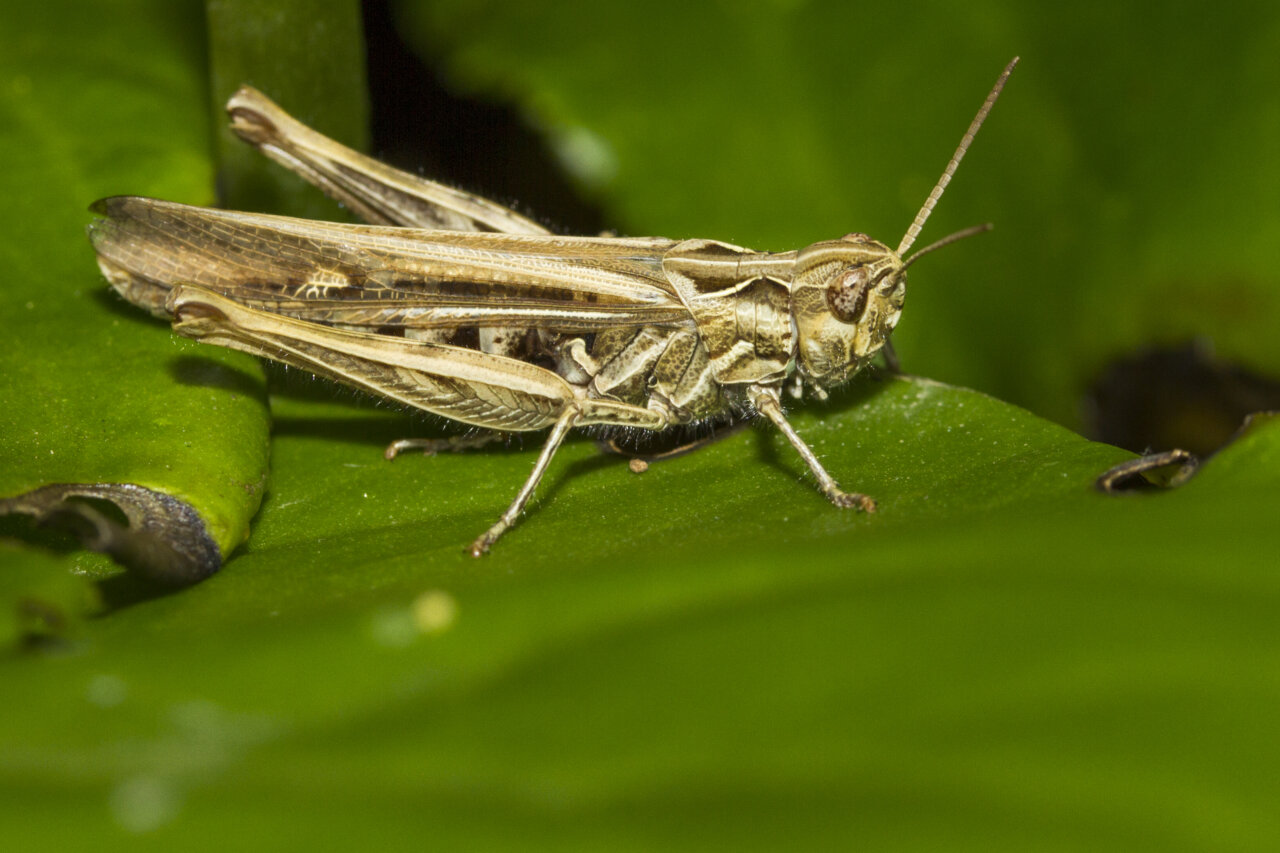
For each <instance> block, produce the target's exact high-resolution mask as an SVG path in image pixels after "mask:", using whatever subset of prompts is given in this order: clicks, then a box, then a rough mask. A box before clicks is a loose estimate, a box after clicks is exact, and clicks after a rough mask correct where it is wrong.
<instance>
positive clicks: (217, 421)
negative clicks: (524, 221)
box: [0, 2, 367, 582]
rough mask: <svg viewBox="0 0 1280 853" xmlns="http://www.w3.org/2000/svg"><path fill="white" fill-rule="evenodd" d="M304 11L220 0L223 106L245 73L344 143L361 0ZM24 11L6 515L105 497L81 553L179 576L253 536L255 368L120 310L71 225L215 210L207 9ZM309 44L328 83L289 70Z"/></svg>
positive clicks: (140, 5) (12, 101)
mask: <svg viewBox="0 0 1280 853" xmlns="http://www.w3.org/2000/svg"><path fill="white" fill-rule="evenodd" d="M300 6H308V7H310V4H294V5H293V7H288V6H287V5H286V4H280V3H277V4H274V6H273V7H272V8H270V9H266V8H263V7H262V6H261V4H240V3H229V2H224V3H218V4H214V6H213V7H212V8H211V10H210V20H211V22H212V24H213V32H212V42H213V43H212V47H211V49H210V56H211V58H212V60H213V63H214V67H215V69H216V71H217V74H216V75H215V76H217V78H218V79H217V80H216V81H215V98H216V103H217V104H218V105H219V107H218V110H219V112H220V109H221V108H220V105H221V104H222V103H223V102H224V101H225V94H227V91H226V90H228V89H229V88H231V86H230V84H228V83H227V82H226V81H227V80H229V79H237V80H253V81H255V82H258V83H259V84H260V85H263V86H265V87H268V88H270V89H272V91H273V92H279V93H280V94H279V95H278V97H281V98H285V97H289V98H291V99H292V100H293V102H294V103H298V104H299V109H302V110H304V112H309V113H310V114H311V115H312V117H313V118H315V119H317V120H318V122H319V123H320V124H322V125H323V124H338V125H340V126H341V127H342V128H343V129H345V133H344V132H342V131H335V132H336V133H337V134H338V135H343V136H345V137H346V138H348V139H351V140H353V141H355V142H357V143H358V142H360V141H362V140H363V139H364V134H365V125H366V123H367V122H366V119H365V99H364V96H363V75H362V74H361V73H360V70H359V69H360V66H361V57H362V55H363V53H362V46H361V43H360V41H359V32H360V30H359V19H358V15H357V11H356V6H355V4H354V3H347V4H332V5H330V6H329V7H328V8H327V11H326V12H325V13H324V14H315V10H314V9H311V8H308V9H306V10H303V9H301V8H300ZM251 7H252V8H251ZM304 11H305V14H304ZM20 16H21V19H15V20H13V21H12V22H11V25H10V26H7V27H6V28H5V35H6V37H7V40H8V42H9V43H8V44H7V45H6V46H5V47H4V51H3V53H4V57H5V59H4V62H5V63H6V65H7V67H6V69H5V70H4V71H2V72H0V74H3V77H4V80H5V88H4V90H3V91H4V99H3V102H2V103H0V109H3V111H4V113H3V115H4V117H3V120H2V122H3V123H2V124H0V127H2V128H3V131H4V135H3V137H2V138H0V150H2V151H3V153H4V155H5V156H6V157H7V158H8V161H9V162H10V163H16V166H15V167H14V168H11V169H7V170H6V173H5V181H6V186H5V190H6V193H5V195H6V197H7V198H9V199H11V200H12V201H11V204H10V206H9V208H8V211H9V212H8V214H7V215H6V216H5V223H4V225H5V227H4V229H3V233H4V238H3V240H2V241H0V261H3V262H4V263H5V268H6V269H7V270H9V271H10V275H11V279H10V280H11V286H10V287H8V288H6V289H5V290H4V292H3V294H2V295H0V319H2V320H3V322H4V326H5V328H6V329H11V330H12V332H13V333H12V334H11V335H8V336H6V341H5V344H4V346H3V347H2V348H0V359H3V370H2V371H0V376H2V377H3V378H0V382H3V383H4V384H5V386H6V387H5V392H4V399H5V401H6V406H5V410H4V412H3V414H0V454H2V455H3V464H0V469H3V472H4V473H3V474H2V475H0V496H5V497H7V498H9V500H7V501H5V502H4V503H2V504H0V509H3V510H4V511H8V512H22V513H25V514H29V515H33V516H37V517H57V516H62V515H65V514H66V512H68V511H74V512H77V513H80V514H85V513H88V512H90V510H89V509H86V505H85V504H84V503H83V501H76V500H73V498H75V497H80V498H83V497H89V498H91V499H94V500H105V501H108V502H110V503H114V504H116V505H117V506H118V507H119V508H120V510H122V511H123V515H122V516H120V517H119V519H118V520H112V519H111V518H110V517H104V516H102V515H100V514H91V515H89V516H86V518H88V520H89V522H90V524H91V525H92V526H93V527H94V529H95V530H96V534H95V539H94V541H95V542H96V543H97V544H96V546H95V547H100V548H102V549H103V550H106V551H108V552H110V553H112V554H114V555H116V556H117V557H118V558H119V559H121V560H122V561H124V562H126V563H128V564H131V565H133V566H135V567H137V568H140V569H142V570H143V571H144V572H145V573H147V574H149V575H151V576H154V577H157V578H159V579H161V580H165V581H168V582H189V581H190V580H193V579H196V578H198V577H202V576H204V575H206V574H208V573H209V572H211V571H213V570H215V569H217V567H218V566H219V565H220V564H221V562H222V560H223V559H224V558H225V556H226V555H228V554H230V553H231V551H232V550H233V549H234V548H235V547H236V546H238V545H239V544H240V543H241V542H242V541H243V540H244V539H245V538H246V537H247V536H248V528H249V519H250V518H251V517H252V515H253V513H254V512H255V511H256V510H257V507H258V505H259V503H260V501H261V498H262V492H263V489H264V487H265V483H266V466H267V428H268V413H267V409H266V399H265V387H264V384H263V376H262V372H261V369H260V368H259V366H258V365H257V363H256V362H255V361H254V360H253V359H250V358H246V357H243V356H240V355H236V354H232V353H228V352H225V351H214V350H211V349H209V348H207V347H202V346H200V345H198V344H194V343H191V342H187V341H182V340H180V339H178V338H176V337H175V336H173V335H172V334H171V333H170V332H169V331H168V330H167V329H166V328H165V327H164V326H163V325H162V324H159V323H156V322H155V321H154V320H152V319H150V318H148V317H145V316H144V315H143V314H142V313H141V312H139V311H136V310H135V309H132V308H130V307H128V306H125V305H123V304H121V303H120V301H119V300H118V299H117V298H116V297H115V296H114V295H112V294H110V293H109V292H108V291H107V289H106V288H105V287H104V285H103V283H102V278H101V276H100V275H99V274H98V273H97V271H96V270H95V268H94V266H93V263H92V257H93V255H92V252H91V251H90V249H89V247H88V245H87V242H86V241H85V239H84V233H83V229H84V225H85V223H86V222H87V221H88V216H87V215H86V213H85V208H86V207H87V206H88V204H89V203H90V202H92V201H93V200H94V199H96V198H100V197H102V196H106V195H112V194H120V193H130V194H138V195H152V196H157V197H162V198H169V199H174V200H180V201H188V202H195V203H209V202H210V201H212V192H211V190H212V185H213V182H212V167H211V163H210V160H209V153H208V152H209V145H208V138H209V133H210V125H209V124H208V121H207V115H208V112H207V110H206V107H205V105H206V104H207V103H209V101H208V99H207V97H206V94H205V93H206V91H207V86H208V82H207V78H206V76H205V73H204V71H203V69H202V60H203V59H204V57H205V53H204V49H203V47H202V45H201V42H202V40H203V39H204V37H205V32H204V28H203V27H202V26H201V22H202V17H203V16H202V10H201V8H200V6H199V5H198V4H186V5H185V6H183V5H174V4H167V3H145V2H135V3H128V4H120V5H117V6H115V7H112V8H101V9H96V10H89V11H87V12H86V11H82V10H81V8H80V4H60V3H52V4H43V5H40V6H38V7H32V8H29V9H25V10H24V11H22V12H21V13H20ZM282 25H289V26H290V27H291V29H290V30H289V33H290V34H291V35H292V38H285V37H284V35H285V34H284V33H281V32H280V31H279V28H280V27H281V26H282ZM268 45H270V46H271V49H267V47H268ZM312 51H319V52H322V53H324V54H326V55H328V56H331V57H332V58H333V59H334V60H335V62H336V66H335V67H334V69H333V71H331V72H330V74H329V75H328V76H327V77H326V76H319V77H317V76H316V75H314V74H312V75H309V76H308V75H303V74H301V73H300V70H299V69H300V68H302V67H304V65H305V63H301V62H299V57H300V56H307V55H309V54H310V52H312ZM100 66H101V67H105V68H106V69H107V71H108V73H101V72H100V71H98V70H97V69H99V67H100ZM250 68H252V69H253V70H254V71H255V72H256V73H250V71H249V70H248V69H250ZM91 69H93V70H95V73H94V74H92V75H90V74H89V73H88V72H89V71H90V70H91ZM313 70H314V69H313ZM339 105H340V106H339ZM218 123H219V125H221V124H223V123H225V122H224V121H223V120H222V119H221V118H219V119H218ZM223 174H224V175H234V174H238V173H237V171H236V169H235V168H234V167H228V168H227V169H225V170H224V172H223ZM225 183H233V184H234V186H238V187H244V186H247V185H248V184H251V183H252V179H251V178H246V179H245V180H244V181H240V182H232V181H230V179H229V178H228V179H227V180H226V181H225ZM282 186H285V184H284V182H283V181H281V182H278V186H277V187H276V190H275V191H274V194H273V195H272V196H271V198H272V199H273V201H275V202H276V203H277V204H278V205H283V204H284V202H285V199H288V198H290V197H299V198H301V199H303V201H300V202H298V203H297V204H299V205H300V206H301V207H300V209H302V210H307V209H309V208H308V207H307V205H308V204H310V203H311V202H308V201H306V200H307V199H311V196H312V195H318V193H314V191H310V190H307V191H303V190H302V188H301V185H300V182H299V181H297V180H296V179H293V180H292V182H291V183H290V184H289V185H288V188H287V189H280V187H282ZM244 192H247V190H244V191H242V193H241V194H243V193H244ZM289 193H292V196H290V195H289ZM312 201H313V200H312ZM326 205H327V210H328V211H332V210H333V209H334V207H333V205H332V204H328V203H326ZM312 206H314V205H313V204H312ZM117 515H119V513H117ZM108 516H110V513H109V514H108Z"/></svg>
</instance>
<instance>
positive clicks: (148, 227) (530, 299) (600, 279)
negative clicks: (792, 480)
mask: <svg viewBox="0 0 1280 853" xmlns="http://www.w3.org/2000/svg"><path fill="white" fill-rule="evenodd" d="M92 210H93V211H94V212H96V213H98V214H101V215H102V216H103V217H104V218H103V219H99V220H97V221H95V222H94V223H93V224H92V225H91V226H90V228H89V236H90V239H91V241H92V242H93V245H94V248H95V249H96V250H97V252H98V256H99V263H100V265H101V266H102V269H103V271H104V273H106V275H107V277H108V279H110V280H111V282H112V284H113V286H115V288H116V289H117V290H118V291H119V292H121V293H122V294H123V295H124V296H125V297H126V298H127V299H129V300H130V301H132V302H134V303H135V304H138V305H141V306H142V307H144V308H147V309H149V310H151V311H152V312H153V313H156V314H160V315H164V314H165V311H164V307H163V306H164V302H165V299H166V297H167V295H168V291H169V289H170V288H171V287H172V286H173V285H174V284H177V283H188V284H195V285H198V286H200V287H204V288H208V289H209V290H212V291H214V292H215V293H219V294H222V295H224V296H226V297H228V298H230V299H233V300H235V301H236V302H239V303H241V304H243V305H246V306H248V307H251V308H255V309H258V310H264V311H270V312H272V313H277V314H282V315H285V316H289V317H296V318H298V319H303V320H310V321H314V322H321V323H330V324H339V325H343V326H349V327H357V328H367V329H369V330H383V331H385V330H389V329H396V328H403V329H430V328H460V327H468V326H470V327H475V326H517V327H524V328H548V329H555V330H559V331H565V332H591V331H598V330H600V329H604V328H608V327H612V326H618V325H633V324H640V325H658V326H676V325H687V324H688V323H689V322H691V321H690V317H689V314H688V311H687V310H686V309H685V308H684V306H683V304H682V303H681V301H680V298H679V296H678V295H677V294H676V292H675V290H674V289H673V288H672V286H671V285H670V283H669V282H668V281H667V277H666V275H665V274H664V273H663V270H662V258H663V256H664V254H665V253H666V252H667V250H668V249H669V248H671V246H673V245H674V241H671V240H665V239H658V238H631V239H620V238H606V237H595V238H592V237H557V236H551V235H529V234H499V233H482V232H458V231H439V230H425V229H414V228H397V227H390V226H376V225H346V224H338V223H328V222H316V221H312V220H304V219H294V218H290V217H283V216H269V215H262V214H248V213H235V212H230V211H220V210H212V209H209V208H201V207H191V206H188V205H182V204H175V203H172V202H164V201H157V200H154V199H145V198H136V197H126V196H121V197H115V198H108V199H103V200H101V201H99V202H97V203H95V204H94V206H93V208H92Z"/></svg>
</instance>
